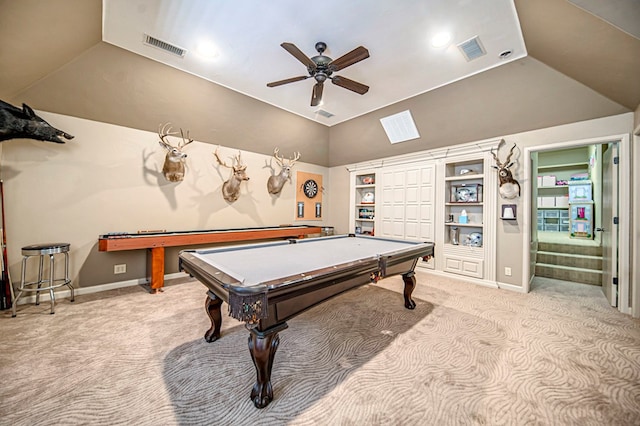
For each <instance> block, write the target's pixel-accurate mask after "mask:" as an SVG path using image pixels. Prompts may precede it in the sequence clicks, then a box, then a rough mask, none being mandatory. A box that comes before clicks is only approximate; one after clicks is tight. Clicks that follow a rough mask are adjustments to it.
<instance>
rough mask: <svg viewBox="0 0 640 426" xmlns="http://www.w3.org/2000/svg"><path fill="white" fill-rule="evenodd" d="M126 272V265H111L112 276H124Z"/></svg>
mask: <svg viewBox="0 0 640 426" xmlns="http://www.w3.org/2000/svg"><path fill="white" fill-rule="evenodd" d="M125 272H127V264H126V263H123V264H121V265H113V273H114V274H124V273H125Z"/></svg>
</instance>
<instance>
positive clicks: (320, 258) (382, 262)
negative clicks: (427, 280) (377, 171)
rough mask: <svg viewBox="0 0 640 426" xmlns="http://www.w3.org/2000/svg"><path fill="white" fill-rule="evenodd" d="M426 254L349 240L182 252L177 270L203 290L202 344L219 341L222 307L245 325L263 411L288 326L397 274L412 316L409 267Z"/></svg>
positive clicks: (418, 248) (416, 247)
mask: <svg viewBox="0 0 640 426" xmlns="http://www.w3.org/2000/svg"><path fill="white" fill-rule="evenodd" d="M433 249H434V245H433V243H426V242H413V241H401V240H392V239H386V238H379V237H369V236H363V235H354V234H349V235H338V236H330V237H321V238H310V239H303V240H290V241H278V242H269V243H258V244H249V245H242V246H226V247H217V248H212V249H202V250H183V251H181V252H180V254H179V263H180V270H183V271H185V272H187V273H188V274H190V275H191V276H193V277H195V278H196V279H198V280H199V281H200V282H201V283H202V284H204V285H205V286H206V287H207V288H208V292H207V299H206V304H205V305H206V311H207V314H208V316H209V318H210V320H211V327H210V329H209V330H208V331H207V332H206V333H205V339H206V340H207V341H208V342H213V341H215V340H217V339H218V338H219V337H220V327H221V324H222V314H221V306H222V302H227V303H228V305H229V315H230V316H232V317H233V318H236V319H238V320H240V321H243V322H245V323H246V327H247V329H249V352H250V354H251V358H252V360H253V364H254V366H255V368H256V375H257V380H256V383H255V384H254V386H253V389H252V390H251V399H252V401H253V403H254V405H255V406H256V407H257V408H263V407H266V406H267V405H268V404H269V403H270V402H271V401H272V400H273V389H272V386H271V369H272V366H273V359H274V356H275V352H276V350H277V348H278V344H279V341H280V339H279V337H278V333H279V332H280V331H282V330H284V329H286V328H287V323H286V321H287V320H289V319H291V318H293V317H294V316H296V315H298V314H300V313H301V312H303V311H305V310H307V309H309V308H310V307H312V306H314V305H317V304H319V303H322V302H323V301H325V300H327V299H329V298H331V297H333V296H335V295H337V294H339V293H342V292H344V291H346V290H349V289H351V288H354V287H358V286H361V285H364V284H368V283H372V282H377V281H378V280H379V279H381V278H384V277H388V276H391V275H397V274H402V278H403V281H404V306H405V307H406V308H407V309H414V308H415V306H416V304H415V302H414V301H413V300H412V299H411V294H412V292H413V289H414V287H415V285H416V280H415V276H414V268H415V266H416V264H417V262H418V260H420V259H421V258H424V259H427V258H429V257H431V256H433Z"/></svg>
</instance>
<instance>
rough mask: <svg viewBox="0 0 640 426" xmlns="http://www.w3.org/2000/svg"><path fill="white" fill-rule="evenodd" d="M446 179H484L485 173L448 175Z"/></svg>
mask: <svg viewBox="0 0 640 426" xmlns="http://www.w3.org/2000/svg"><path fill="white" fill-rule="evenodd" d="M444 179H445V180H446V181H455V180H476V179H484V176H483V175H479V174H477V173H474V174H466V175H456V176H447V177H445V178H444Z"/></svg>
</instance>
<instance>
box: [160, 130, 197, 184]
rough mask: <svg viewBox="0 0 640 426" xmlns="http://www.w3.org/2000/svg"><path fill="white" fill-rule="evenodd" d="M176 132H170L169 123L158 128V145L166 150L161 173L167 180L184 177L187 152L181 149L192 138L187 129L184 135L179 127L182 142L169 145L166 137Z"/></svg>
mask: <svg viewBox="0 0 640 426" xmlns="http://www.w3.org/2000/svg"><path fill="white" fill-rule="evenodd" d="M177 134H178V133H177V132H171V123H167V124H165V125H164V126H162V128H160V129H159V130H158V136H159V137H160V141H159V143H160V146H161V147H163V148H164V149H166V150H167V154H166V155H165V157H164V165H163V166H162V173H163V174H164V177H165V178H167V180H168V181H169V182H180V181H182V179H184V174H185V161H186V158H187V154H185V153H184V152H183V151H182V150H183V149H184V147H185V146H187V145H189V144H190V143H191V142H193V139H190V138H189V131H187V135H186V136H185V134H184V132H183V131H182V129H180V137H182V142H178V145H177V146H174V145H171V142H169V141H168V140H167V137H168V136H175V135H177Z"/></svg>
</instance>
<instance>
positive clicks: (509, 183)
mask: <svg viewBox="0 0 640 426" xmlns="http://www.w3.org/2000/svg"><path fill="white" fill-rule="evenodd" d="M504 144H505V141H504V139H502V140H501V141H500V143H499V144H498V148H497V149H496V151H498V150H500V147H501V146H502V145H504ZM515 148H516V144H515V143H514V144H513V146H512V147H511V151H509V155H508V156H507V160H506V161H505V162H504V163H502V162H501V161H500V159H499V158H498V156H497V155H496V154H495V153H494V152H493V148H491V155H493V158H494V160H496V164H497V166H492V167H493V168H494V169H497V170H498V179H499V181H500V189H499V192H500V196H501V197H502V198H516V197H519V196H520V183H518V181H517V180H515V179H514V178H513V174H512V173H511V170H509V168H510V167H511V166H513V164H514V163H515V162H513V161H512V162H510V161H511V157H512V156H513V150H514V149H515Z"/></svg>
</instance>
